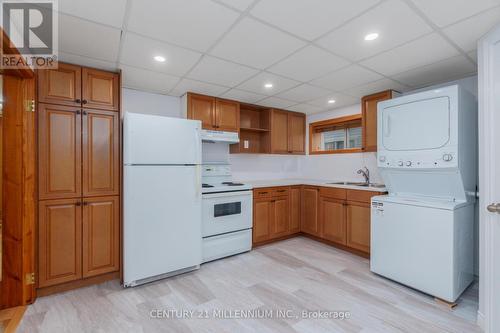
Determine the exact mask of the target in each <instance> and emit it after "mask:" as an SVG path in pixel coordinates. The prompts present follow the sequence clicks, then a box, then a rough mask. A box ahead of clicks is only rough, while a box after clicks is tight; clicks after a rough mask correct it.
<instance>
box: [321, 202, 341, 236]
mask: <svg viewBox="0 0 500 333" xmlns="http://www.w3.org/2000/svg"><path fill="white" fill-rule="evenodd" d="M319 202H320V204H319V213H320V217H319V220H320V225H321V237H322V238H324V239H327V240H329V241H332V242H335V243H338V244H341V245H346V219H345V217H346V204H345V203H344V202H343V201H340V200H338V199H331V198H327V197H320V199H319Z"/></svg>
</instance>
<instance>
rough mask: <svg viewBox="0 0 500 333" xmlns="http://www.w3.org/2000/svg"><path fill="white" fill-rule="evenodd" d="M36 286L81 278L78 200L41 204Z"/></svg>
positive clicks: (79, 210) (79, 208)
mask: <svg viewBox="0 0 500 333" xmlns="http://www.w3.org/2000/svg"><path fill="white" fill-rule="evenodd" d="M38 214H39V215H38V260H39V261H38V287H47V286H52V285H55V284H60V283H64V282H69V281H74V280H77V279H80V278H81V277H82V261H81V260H82V210H81V199H62V200H47V201H40V203H39V212H38Z"/></svg>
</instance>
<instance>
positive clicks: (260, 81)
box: [238, 72, 300, 96]
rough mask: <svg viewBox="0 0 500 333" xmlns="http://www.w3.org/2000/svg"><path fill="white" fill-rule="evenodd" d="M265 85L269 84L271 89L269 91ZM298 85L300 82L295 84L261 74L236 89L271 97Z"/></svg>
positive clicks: (279, 77)
mask: <svg viewBox="0 0 500 333" xmlns="http://www.w3.org/2000/svg"><path fill="white" fill-rule="evenodd" d="M266 83H271V84H272V85H273V87H272V88H271V89H268V88H265V87H264V84H266ZM299 84H300V82H297V81H295V80H290V79H286V78H284V77H281V76H278V75H275V74H271V73H267V72H262V73H259V74H257V75H256V76H254V77H253V78H251V79H250V80H248V81H245V82H243V83H242V84H240V85H239V86H238V89H241V90H246V91H250V92H253V93H257V94H264V95H267V96H271V95H275V94H278V93H280V92H282V91H285V90H288V89H290V88H292V87H294V86H297V85H299Z"/></svg>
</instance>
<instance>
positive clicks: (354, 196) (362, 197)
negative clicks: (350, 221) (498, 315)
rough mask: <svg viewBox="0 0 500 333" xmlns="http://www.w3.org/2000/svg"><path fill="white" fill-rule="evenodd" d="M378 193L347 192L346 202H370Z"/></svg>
mask: <svg viewBox="0 0 500 333" xmlns="http://www.w3.org/2000/svg"><path fill="white" fill-rule="evenodd" d="M380 194H381V193H380V192H372V191H362V190H347V201H357V202H366V203H369V202H371V199H372V197H374V196H376V195H380Z"/></svg>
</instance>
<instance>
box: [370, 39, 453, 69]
mask: <svg viewBox="0 0 500 333" xmlns="http://www.w3.org/2000/svg"><path fill="white" fill-rule="evenodd" d="M458 54H459V52H458V50H457V49H456V48H454V47H453V46H452V45H451V44H450V43H448V42H447V41H446V40H445V39H444V38H443V37H441V36H440V35H438V34H437V33H433V34H430V35H427V36H425V37H421V38H419V39H417V40H415V41H413V42H410V43H408V44H404V45H402V46H399V47H396V48H394V49H392V50H390V51H387V52H384V53H381V54H379V55H377V56H375V57H373V58H370V59H368V60H365V61H363V62H361V64H362V65H364V66H366V67H368V68H370V69H373V70H374V71H376V72H378V73H381V74H384V75H386V76H391V75H394V74H397V73H401V72H405V71H408V70H410V69H412V68H417V67H421V66H424V65H428V64H430V63H433V62H437V61H440V60H444V59H447V58H450V57H453V56H455V55H458Z"/></svg>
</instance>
